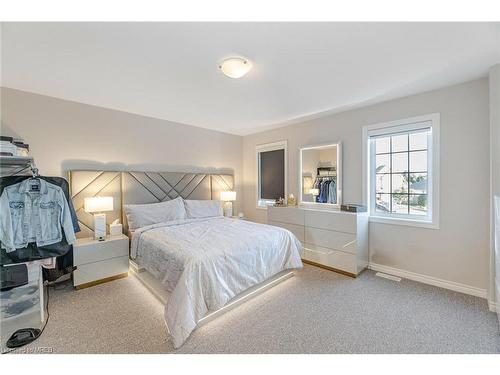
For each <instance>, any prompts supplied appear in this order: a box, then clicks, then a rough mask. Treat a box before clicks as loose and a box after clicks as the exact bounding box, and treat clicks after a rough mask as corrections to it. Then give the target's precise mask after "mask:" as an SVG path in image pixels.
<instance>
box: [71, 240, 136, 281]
mask: <svg viewBox="0 0 500 375" xmlns="http://www.w3.org/2000/svg"><path fill="white" fill-rule="evenodd" d="M128 244H129V240H128V237H127V236H125V235H123V234H120V235H118V236H108V237H106V241H104V242H103V241H99V240H95V239H93V238H92V237H87V238H78V239H77V240H76V242H75V244H74V245H73V257H74V264H75V266H76V267H77V269H76V270H75V271H74V273H73V285H74V286H75V288H76V289H82V288H86V287H89V286H93V285H97V284H101V283H104V282H107V281H111V280H115V279H119V278H122V277H126V276H127V275H128V259H129V246H128Z"/></svg>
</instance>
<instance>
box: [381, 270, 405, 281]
mask: <svg viewBox="0 0 500 375" xmlns="http://www.w3.org/2000/svg"><path fill="white" fill-rule="evenodd" d="M375 276H378V277H383V278H384V279H389V280H392V281H397V282H400V281H401V277H397V276H392V275H388V274H386V273H382V272H377V273H376V274H375Z"/></svg>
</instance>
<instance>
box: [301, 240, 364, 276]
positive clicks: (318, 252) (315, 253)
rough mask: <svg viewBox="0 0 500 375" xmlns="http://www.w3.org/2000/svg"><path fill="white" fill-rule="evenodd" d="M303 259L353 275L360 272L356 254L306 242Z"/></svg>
mask: <svg viewBox="0 0 500 375" xmlns="http://www.w3.org/2000/svg"><path fill="white" fill-rule="evenodd" d="M301 254H302V259H304V260H306V261H307V260H308V261H311V262H314V263H317V264H320V265H323V266H326V267H330V268H335V269H338V270H341V271H344V272H348V273H350V274H353V275H357V274H358V267H357V260H356V255H354V254H350V253H345V252H343V251H337V250H332V249H327V248H324V247H321V246H316V245H312V244H308V243H305V244H304V248H303V249H302V253H301Z"/></svg>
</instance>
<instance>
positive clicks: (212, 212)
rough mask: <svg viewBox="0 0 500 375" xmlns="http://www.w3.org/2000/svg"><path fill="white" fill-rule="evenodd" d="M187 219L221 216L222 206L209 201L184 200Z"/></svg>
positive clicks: (219, 203)
mask: <svg viewBox="0 0 500 375" xmlns="http://www.w3.org/2000/svg"><path fill="white" fill-rule="evenodd" d="M184 203H185V204H186V213H187V217H189V218H191V219H196V218H202V217H214V216H222V215H223V210H222V204H221V202H220V201H209V200H200V201H196V200H185V201H184Z"/></svg>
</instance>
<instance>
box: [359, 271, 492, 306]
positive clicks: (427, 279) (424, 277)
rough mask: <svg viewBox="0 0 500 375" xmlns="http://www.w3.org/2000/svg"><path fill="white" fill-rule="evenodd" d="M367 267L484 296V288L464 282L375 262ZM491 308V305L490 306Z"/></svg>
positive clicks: (472, 294) (456, 290)
mask: <svg viewBox="0 0 500 375" xmlns="http://www.w3.org/2000/svg"><path fill="white" fill-rule="evenodd" d="M368 268H369V269H371V270H374V271H378V272H384V273H388V274H389V275H394V276H399V277H402V278H405V279H408V280H413V281H418V282H420V283H423V284H429V285H434V286H437V287H440V288H444V289H449V290H453V291H455V292H460V293H465V294H470V295H471V296H476V297H481V298H486V289H481V288H476V287H474V286H469V285H465V284H460V283H456V282H454V281H448V280H443V279H438V278H437V277H432V276H427V275H421V274H419V273H415V272H410V271H405V270H401V269H399V268H393V267H389V266H383V265H381V264H377V263H370V264H369V265H368ZM490 309H491V307H490Z"/></svg>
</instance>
